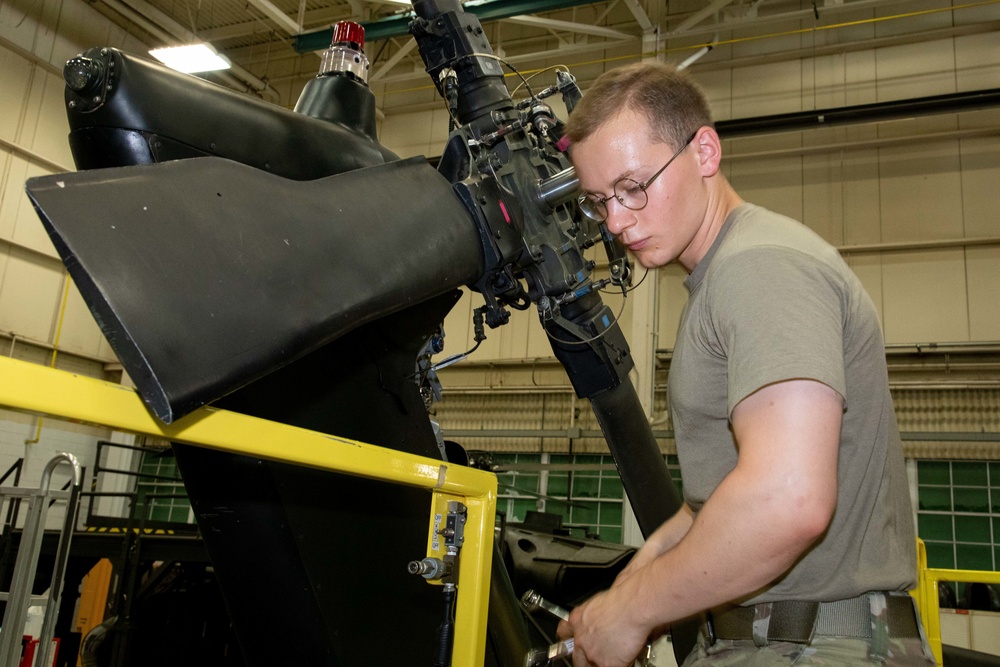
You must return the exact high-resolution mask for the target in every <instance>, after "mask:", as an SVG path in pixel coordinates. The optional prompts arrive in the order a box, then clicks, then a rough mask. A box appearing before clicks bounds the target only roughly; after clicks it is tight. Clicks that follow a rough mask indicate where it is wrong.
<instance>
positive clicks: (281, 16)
mask: <svg viewBox="0 0 1000 667" xmlns="http://www.w3.org/2000/svg"><path fill="white" fill-rule="evenodd" d="M247 1H248V2H249V3H250V4H251V5H253V6H254V7H256V8H257V9H259V10H260V11H262V12H263V13H264V16H266V17H267V18H269V19H271V20H272V21H274V22H275V23H277V24H278V27H279V28H281V29H282V30H284V31H285V32H287V33H288V34H289V35H292V36H293V37H294V36H295V35H298V34H299V33H300V32H302V26H300V25H299V24H298V23H296V22H295V21H293V20H292V19H291V18H289V16H288V14H286V13H285V12H283V11H281V10H280V9H278V7H277V6H275V5H274V3H272V2H271V0H247Z"/></svg>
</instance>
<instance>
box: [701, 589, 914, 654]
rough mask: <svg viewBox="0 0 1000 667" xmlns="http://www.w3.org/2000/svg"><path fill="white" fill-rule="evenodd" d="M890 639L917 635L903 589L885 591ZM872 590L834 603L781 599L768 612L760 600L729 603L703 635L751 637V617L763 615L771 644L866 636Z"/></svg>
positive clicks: (710, 618) (712, 617)
mask: <svg viewBox="0 0 1000 667" xmlns="http://www.w3.org/2000/svg"><path fill="white" fill-rule="evenodd" d="M884 595H885V601H886V612H887V624H888V633H889V636H890V637H895V638H903V637H916V638H919V637H920V628H919V625H918V624H917V617H916V613H915V609H914V606H913V600H912V599H911V598H910V596H909V595H907V594H905V593H885V594H884ZM869 598H870V594H865V595H861V596H859V597H856V598H848V599H846V600H835V601H833V602H803V601H792V600H787V601H779V602H772V603H769V604H770V610H769V611H768V609H767V607H766V605H767V604H768V603H762V604H760V605H755V606H752V607H727V608H724V609H722V610H713V611H712V612H710V613H709V616H708V620H707V623H706V634H707V635H708V637H709V640H710V641H714V640H715V639H734V640H752V639H753V638H754V633H753V626H754V619H755V617H763V616H767V617H768V620H767V622H766V627H767V640H768V641H769V642H794V643H799V644H808V643H809V641H810V640H811V639H812V637H814V636H828V637H855V638H861V639H870V638H871V636H872V615H871V603H870V600H869Z"/></svg>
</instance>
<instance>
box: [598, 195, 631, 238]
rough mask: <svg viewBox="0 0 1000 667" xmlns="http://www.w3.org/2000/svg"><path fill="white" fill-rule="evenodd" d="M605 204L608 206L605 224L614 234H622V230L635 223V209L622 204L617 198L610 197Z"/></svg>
mask: <svg viewBox="0 0 1000 667" xmlns="http://www.w3.org/2000/svg"><path fill="white" fill-rule="evenodd" d="M605 206H607V208H608V217H607V220H605V221H604V224H606V225H607V227H608V231H609V232H611V233H612V234H613V235H614V236H620V235H621V233H622V232H624V231H625V230H626V229H628V228H629V227H631V226H632V225H634V224H635V211H633V210H632V209H629V208H625V207H624V206H622V203H621V202H620V201H618V200H617V199H616V198H614V197H612V198H611V199H609V200H608V201H607V203H606V204H605Z"/></svg>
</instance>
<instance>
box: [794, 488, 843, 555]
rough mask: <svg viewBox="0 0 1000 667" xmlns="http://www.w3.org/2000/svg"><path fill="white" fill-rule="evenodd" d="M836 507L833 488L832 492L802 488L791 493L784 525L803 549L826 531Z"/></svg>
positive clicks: (835, 495)
mask: <svg viewBox="0 0 1000 667" xmlns="http://www.w3.org/2000/svg"><path fill="white" fill-rule="evenodd" d="M836 509H837V493H836V490H835V489H834V490H832V492H831V491H824V490H818V489H815V488H812V489H803V490H802V491H801V492H799V493H794V494H792V495H791V497H790V498H789V506H788V507H787V508H786V526H788V528H789V529H790V531H791V532H792V535H791V537H792V539H793V540H794V541H795V542H798V543H799V544H801V545H802V548H803V550H805V549H806V548H808V547H809V546H811V545H812V544H813V543H814V542H816V541H817V540H818V539H820V538H821V537H822V536H823V534H824V533H826V530H827V528H829V527H830V522H831V521H832V520H833V514H834V512H835V511H836Z"/></svg>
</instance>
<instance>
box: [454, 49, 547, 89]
mask: <svg viewBox="0 0 1000 667" xmlns="http://www.w3.org/2000/svg"><path fill="white" fill-rule="evenodd" d="M466 58H489V59H490V60H495V61H497V62H498V63H501V64H503V65H505V66H506V67H507V69H509V70H510V71H511V72H513V73H514V74H516V75H517V76H518V77H519V78H520V79H521V83H522V85H524V87H525V89H526V90H527V91H528V94H529V95H530V96H531V97H534V96H535V93H533V92H532V90H531V86H529V85H528V80H527V79H525V78H524V75H523V74H521V73H520V72H519V71H518V70H517V68H516V67H514V66H513V65H511V64H510V63H509V62H507V61H506V60H504V59H503V58H501V57H500V56H498V55H494V54H492V53H469V54H466V55H462V56H458V57H457V58H455V60H453V61H452V62H458V61H459V60H465V59H466ZM506 85H507V84H506V83H505V84H504V87H506ZM518 88H520V86H518ZM508 94H509V93H508Z"/></svg>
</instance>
